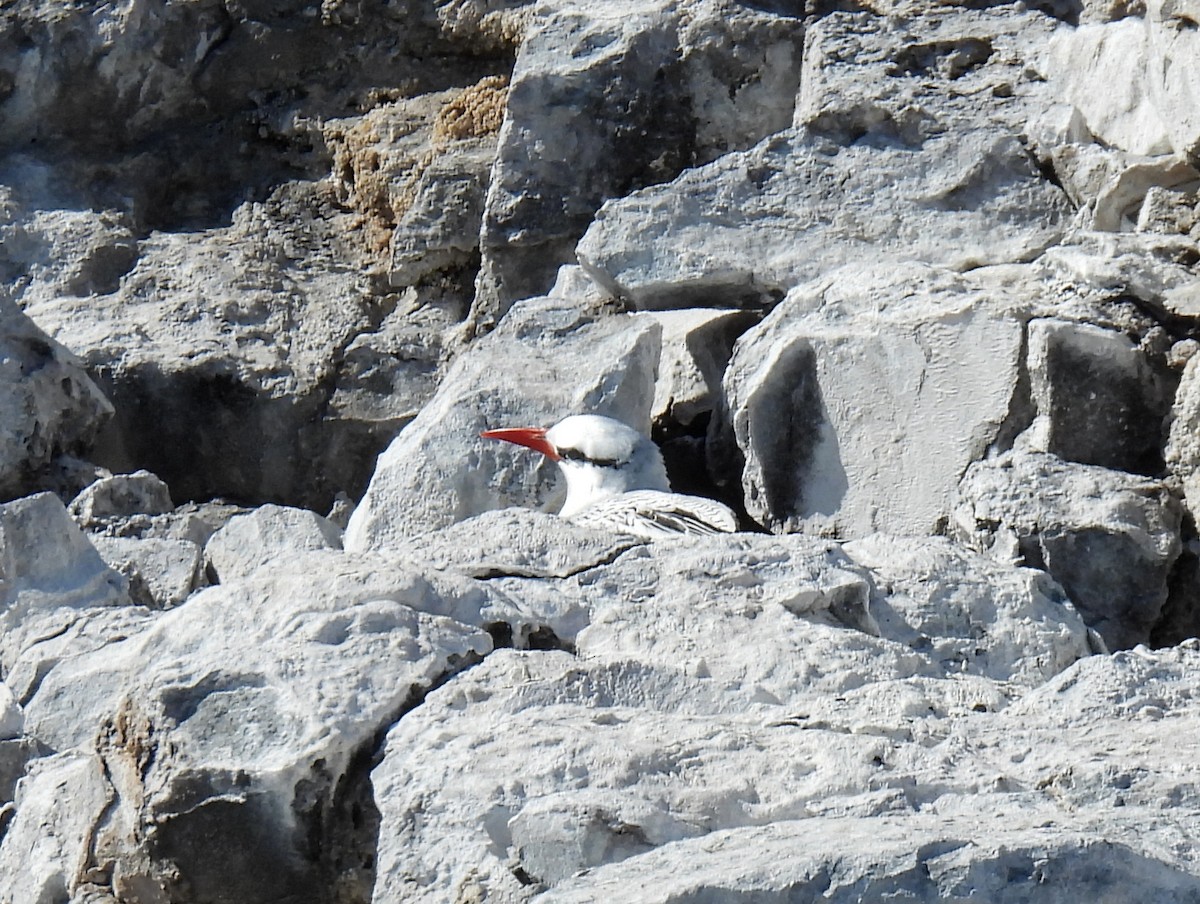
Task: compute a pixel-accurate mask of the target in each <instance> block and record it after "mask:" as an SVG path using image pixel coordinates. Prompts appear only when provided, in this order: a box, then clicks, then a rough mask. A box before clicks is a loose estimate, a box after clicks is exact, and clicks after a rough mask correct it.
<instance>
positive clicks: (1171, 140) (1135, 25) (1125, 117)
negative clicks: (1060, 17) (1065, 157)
mask: <svg viewBox="0 0 1200 904" xmlns="http://www.w3.org/2000/svg"><path fill="white" fill-rule="evenodd" d="M1196 18H1197V9H1196V5H1195V3H1194V2H1190V3H1189V2H1182V3H1177V2H1171V0H1151V2H1148V3H1147V4H1146V15H1145V16H1144V17H1130V18H1122V19H1119V20H1117V21H1114V22H1105V23H1101V24H1088V25H1081V26H1080V27H1079V28H1065V27H1064V28H1062V29H1060V31H1059V34H1058V35H1056V37H1055V39H1054V43H1053V48H1052V50H1051V59H1050V61H1049V62H1048V63H1047V64H1046V70H1047V71H1048V72H1049V73H1050V77H1051V81H1052V83H1053V84H1054V87H1055V89H1056V90H1057V91H1059V92H1060V93H1061V95H1062V97H1063V98H1064V99H1066V100H1068V101H1070V102H1071V103H1072V104H1074V105H1075V106H1076V107H1078V108H1079V109H1080V111H1081V112H1082V113H1083V115H1084V118H1085V119H1086V121H1087V125H1088V128H1089V129H1090V130H1091V132H1092V133H1093V134H1094V135H1095V136H1096V138H1097V139H1098V140H1099V141H1101V142H1102V143H1104V144H1106V145H1110V146H1113V147H1116V148H1119V149H1121V150H1123V151H1128V152H1130V153H1134V154H1169V153H1172V152H1173V153H1175V154H1177V155H1179V156H1180V157H1187V156H1190V157H1192V158H1193V159H1195V157H1196V156H1197V153H1198V152H1200V115H1198V114H1197V113H1196V109H1197V107H1196V102H1197V98H1198V97H1200V75H1197V73H1196V71H1195V68H1196V67H1195V66H1194V65H1193V62H1194V60H1195V59H1196V55H1197V53H1200V37H1198V36H1197V35H1196V33H1195V29H1194V25H1195V22H1196Z"/></svg>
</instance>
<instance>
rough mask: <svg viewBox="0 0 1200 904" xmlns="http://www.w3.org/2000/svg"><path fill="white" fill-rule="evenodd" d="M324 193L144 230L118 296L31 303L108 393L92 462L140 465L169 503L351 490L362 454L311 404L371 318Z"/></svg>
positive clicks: (301, 193) (298, 191) (320, 401)
mask: <svg viewBox="0 0 1200 904" xmlns="http://www.w3.org/2000/svg"><path fill="white" fill-rule="evenodd" d="M322 203H324V202H322V201H320V199H319V197H318V196H317V195H316V193H315V192H312V191H311V190H308V189H304V188H303V187H292V188H287V187H285V188H284V189H281V190H280V191H279V192H277V193H276V194H275V195H274V196H273V197H272V199H271V200H269V201H268V202H267V203H262V204H248V205H245V206H243V207H241V208H239V210H238V211H237V213H236V214H235V216H234V222H233V224H232V225H231V226H228V227H225V228H218V229H213V230H210V231H207V232H206V233H203V234H201V235H194V234H193V235H189V234H184V233H154V234H152V235H151V236H150V237H148V238H147V239H146V240H144V241H143V242H142V253H141V257H140V258H139V259H138V262H137V265H136V266H135V267H134V268H133V269H132V270H131V271H130V272H129V273H128V274H126V275H125V276H124V277H123V279H122V280H121V283H120V287H119V289H118V290H117V291H115V292H113V293H111V294H107V295H102V296H96V297H87V298H74V297H58V298H55V299H53V300H51V301H44V302H39V303H37V304H33V305H31V306H30V308H29V313H30V316H32V317H34V318H35V319H37V320H38V321H39V322H40V323H42V324H43V325H44V326H45V328H46V329H47V330H48V332H50V333H51V334H52V335H54V336H56V337H57V338H58V339H60V340H61V341H63V342H66V343H68V344H73V345H75V346H76V347H78V348H80V350H81V354H82V355H83V357H84V358H85V360H86V362H87V364H88V366H89V368H90V370H91V371H92V372H93V373H94V374H95V375H96V377H97V379H98V380H99V382H100V383H101V385H102V386H104V388H105V390H106V392H107V393H108V395H109V397H110V398H111V399H112V401H113V405H114V406H115V408H116V417H115V418H114V420H113V421H112V423H111V424H110V426H109V429H108V430H107V431H106V433H105V434H104V436H103V437H102V441H101V442H100V443H99V445H98V447H97V450H96V458H97V460H98V461H99V462H100V463H101V464H104V465H106V466H108V467H110V468H111V469H113V470H114V471H121V470H133V469H134V468H136V467H139V466H140V467H145V468H148V469H150V470H152V471H153V472H154V473H155V474H157V475H159V476H160V477H161V478H162V479H164V480H165V481H166V482H167V483H168V484H169V485H170V487H171V491H172V493H173V494H174V495H175V496H176V498H177V499H194V498H209V497H212V496H214V495H225V496H230V497H234V498H241V499H249V500H275V499H289V500H295V501H300V502H305V503H307V504H310V505H315V506H318V507H321V508H327V506H328V501H329V500H332V497H333V495H334V493H335V491H336V490H338V489H343V488H346V487H353V486H359V485H361V482H362V481H364V480H365V476H366V475H365V473H364V472H365V470H366V467H367V464H366V462H365V461H364V460H363V458H365V457H366V455H365V454H363V453H360V455H359V457H356V456H353V455H350V456H347V455H344V454H342V453H341V450H340V448H339V426H338V423H337V422H329V421H323V420H322V419H321V417H320V411H321V408H322V406H323V405H324V404H325V402H326V400H327V398H328V395H329V392H330V383H331V382H332V380H333V378H334V374H335V373H336V370H337V366H338V357H339V355H340V352H341V350H342V348H343V347H344V346H345V345H346V344H347V343H349V342H350V340H351V339H352V338H353V337H354V336H355V335H357V334H358V333H359V332H361V331H363V330H364V329H366V328H368V327H369V325H370V324H371V316H372V312H371V310H370V302H369V299H368V297H367V294H366V291H365V288H364V285H363V282H362V276H361V274H360V273H358V272H355V268H354V267H353V266H352V265H350V262H352V261H354V260H355V259H356V258H357V257H358V253H357V251H356V250H354V249H353V248H352V246H351V245H350V242H349V240H348V239H347V238H346V237H345V236H344V235H343V234H342V232H340V231H339V228H338V224H339V222H344V220H345V219H348V215H345V214H342V215H341V217H340V219H339V216H338V215H335V214H333V213H332V212H330V211H325V212H324V213H322V210H321V206H322ZM214 299H215V300H216V302H214ZM214 304H215V306H214ZM146 424H153V425H154V428H155V429H153V430H147V429H145V427H144V425H146ZM314 462H320V465H319V466H317V467H314Z"/></svg>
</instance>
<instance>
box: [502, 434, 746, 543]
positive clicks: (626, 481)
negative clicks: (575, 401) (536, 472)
mask: <svg viewBox="0 0 1200 904" xmlns="http://www.w3.org/2000/svg"><path fill="white" fill-rule="evenodd" d="M479 435H480V436H481V437H483V438H485V439H497V440H503V441H504V442H508V443H515V444H516V445H518V446H525V447H526V448H528V449H533V450H534V451H536V452H540V453H542V454H543V455H545V456H546V457H547V458H549V459H550V460H551V461H553V462H554V463H555V464H557V465H558V468H559V470H560V471H562V473H563V476H564V477H565V478H566V481H567V498H566V501H565V502H564V503H563V506H562V509H561V510H560V511H559V513H558V514H559V517H561V518H565V519H566V520H568V521H571V522H572V523H574V524H579V525H582V526H586V527H593V528H600V529H603V530H611V531H614V532H616V533H621V534H625V535H628V536H634V537H639V538H642V539H647V540H654V539H659V538H662V537H668V536H677V535H680V534H718V533H729V532H733V531H736V530H737V529H738V523H737V516H736V515H735V514H734V513H733V510H732V509H730V508H729V507H728V506H726V505H722V504H721V503H720V502H717V501H716V500H713V499H705V498H704V497H702V496H687V495H684V494H682V493H674V492H672V491H671V483H670V481H669V480H668V479H667V469H666V467H665V465H664V464H663V457H662V453H661V452H660V451H659V449H658V446H656V445H655V444H654V442H653V441H652V440H651V439H650V438H649V437H647V436H644V435H642V434H641V433H639V432H638V431H637V430H635V429H634V428H632V427H630V426H629V425H628V424H624V423H622V422H621V421H618V420H617V419H615V418H611V417H605V416H604V415H599V414H574V415H571V416H570V417H566V418H564V419H563V420H561V421H559V422H558V423H557V424H555V425H554V426H553V427H550V428H548V429H547V428H545V427H505V428H501V429H497V430H484V431H483V432H482V433H480V434H479Z"/></svg>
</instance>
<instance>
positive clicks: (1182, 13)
mask: <svg viewBox="0 0 1200 904" xmlns="http://www.w3.org/2000/svg"><path fill="white" fill-rule="evenodd" d="M1197 19H1200V7H1198V6H1197V4H1196V2H1195V0H1146V26H1147V32H1148V37H1147V41H1146V44H1147V51H1148V57H1149V62H1150V66H1148V67H1147V69H1146V70H1145V72H1144V77H1145V78H1146V80H1147V82H1148V86H1149V94H1150V98H1151V103H1152V104H1153V105H1154V106H1155V107H1156V108H1157V109H1158V110H1160V111H1161V115H1162V120H1163V123H1164V125H1165V126H1166V130H1167V134H1168V135H1169V136H1170V139H1171V146H1172V147H1173V148H1174V149H1175V152H1176V153H1177V154H1179V155H1180V156H1186V157H1189V158H1190V159H1192V160H1193V161H1195V160H1196V159H1198V158H1200V112H1197V110H1200V105H1198V103H1197V102H1198V101H1200V72H1197V71H1196V67H1195V66H1194V65H1192V63H1193V62H1194V61H1195V60H1196V59H1197V57H1198V56H1200V35H1197V34H1196V22H1197Z"/></svg>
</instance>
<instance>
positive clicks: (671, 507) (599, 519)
mask: <svg viewBox="0 0 1200 904" xmlns="http://www.w3.org/2000/svg"><path fill="white" fill-rule="evenodd" d="M571 521H573V522H574V523H575V524H581V525H586V526H588V527H593V528H600V529H602V530H611V531H616V532H618V533H623V534H629V535H631V536H635V537H645V538H647V539H653V538H655V537H668V536H678V535H679V534H718V533H726V532H730V531H736V530H737V516H736V515H734V513H733V511H732V510H731V509H729V508H728V507H726V506H724V505H722V504H721V503H719V502H716V501H714V500H712V499H705V498H703V497H701V496H684V495H682V494H679V493H664V492H660V491H658V490H634V491H632V492H629V493H621V494H620V495H617V496H612V497H609V498H607V499H604V500H602V501H600V502H597V503H596V504H595V505H590V506H588V507H587V508H585V509H583V510H582V511H580V512H577V513H576V514H575V515H574V516H572V517H571Z"/></svg>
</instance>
